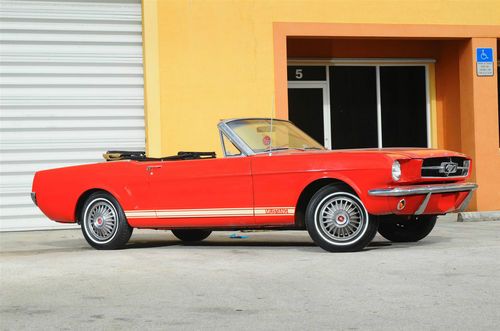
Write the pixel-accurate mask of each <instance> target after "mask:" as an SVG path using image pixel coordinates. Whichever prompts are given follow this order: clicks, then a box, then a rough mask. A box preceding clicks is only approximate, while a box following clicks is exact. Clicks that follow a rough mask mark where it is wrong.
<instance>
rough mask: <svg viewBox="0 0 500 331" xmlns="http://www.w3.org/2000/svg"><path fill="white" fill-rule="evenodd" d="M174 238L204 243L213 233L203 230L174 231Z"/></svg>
mask: <svg viewBox="0 0 500 331" xmlns="http://www.w3.org/2000/svg"><path fill="white" fill-rule="evenodd" d="M172 233H173V234H174V236H176V237H177V238H178V239H180V240H182V241H186V242H193V241H202V240H203V239H206V238H207V237H208V236H209V235H210V234H211V233H212V231H210V230H201V229H189V230H180V229H179V230H172Z"/></svg>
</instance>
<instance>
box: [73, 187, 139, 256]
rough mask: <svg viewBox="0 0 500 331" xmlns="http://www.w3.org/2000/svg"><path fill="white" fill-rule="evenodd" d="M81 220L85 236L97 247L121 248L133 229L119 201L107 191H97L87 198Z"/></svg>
mask: <svg viewBox="0 0 500 331" xmlns="http://www.w3.org/2000/svg"><path fill="white" fill-rule="evenodd" d="M80 220H81V226H82V232H83V236H84V237H85V239H86V240H87V242H88V243H89V244H90V245H91V246H92V247H94V248H96V249H117V248H121V247H123V246H125V244H126V243H127V242H128V240H129V239H130V236H131V235H132V231H133V228H132V227H130V225H128V223H127V219H126V217H125V213H124V212H123V209H122V207H121V206H120V204H119V203H118V201H117V200H116V199H115V198H114V197H113V196H112V195H110V194H108V193H105V192H95V193H92V194H91V195H90V196H89V197H88V198H87V200H86V201H85V204H84V205H83V208H82V211H81V215H80Z"/></svg>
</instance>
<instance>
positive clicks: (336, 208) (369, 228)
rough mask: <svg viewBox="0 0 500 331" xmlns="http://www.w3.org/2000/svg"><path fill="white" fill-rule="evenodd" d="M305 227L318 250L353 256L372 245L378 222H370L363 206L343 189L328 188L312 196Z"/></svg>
mask: <svg viewBox="0 0 500 331" xmlns="http://www.w3.org/2000/svg"><path fill="white" fill-rule="evenodd" d="M306 227H307V231H308V232H309V235H310V236H311V238H312V239H313V241H314V242H315V243H316V244H317V245H318V246H320V247H321V248H323V249H325V250H327V251H329V252H353V251H359V250H361V249H363V248H364V247H365V246H366V245H368V244H369V243H370V242H371V241H372V239H373V237H374V236H375V234H376V233H377V227H378V219H376V218H373V219H372V218H370V216H369V214H368V212H367V210H366V208H365V206H364V205H363V202H362V201H361V200H360V199H359V198H358V197H357V196H356V195H355V194H353V193H351V192H350V191H349V190H348V189H346V188H345V187H344V186H340V185H329V186H326V187H324V188H322V189H320V190H319V191H318V192H316V194H314V196H313V197H312V199H311V201H310V202H309V204H308V206H307V210H306Z"/></svg>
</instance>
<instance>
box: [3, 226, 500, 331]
mask: <svg viewBox="0 0 500 331" xmlns="http://www.w3.org/2000/svg"><path fill="white" fill-rule="evenodd" d="M230 234H232V232H216V233H213V234H212V235H211V236H210V237H209V238H208V239H207V240H206V241H205V242H203V243H200V244H196V245H190V246H186V245H182V244H180V242H179V241H178V240H176V239H175V238H174V237H173V235H172V234H171V233H170V232H166V231H146V230H142V231H135V233H134V235H133V237H132V239H131V242H130V245H129V246H128V248H127V249H124V250H119V251H96V250H94V249H92V248H90V247H89V246H88V245H87V243H86V242H85V240H84V239H83V237H82V235H81V233H80V232H79V231H78V230H61V231H37V232H36V231H35V232H16V233H0V248H1V253H0V263H1V264H0V265H1V269H0V291H1V296H0V298H1V299H0V328H1V329H2V330H20V329H44V330H50V329H63V330H80V329H81V330H83V329H86V330H87V329H90V328H92V329H96V330H100V329H103V330H104V329H105V330H122V329H143V330H150V329H173V330H213V329H221V330H233V329H243V330H248V329H265V330H281V329H286V330H320V329H324V330H332V329H339V330H340V329H342V330H358V329H360V330H361V329H370V330H388V329H390V330H396V329H398V330H400V329H405V330H430V329H433V330H435V329H456V330H492V329H497V328H498V325H500V313H499V311H500V222H478V223H457V222H455V221H454V220H453V219H451V218H443V219H441V220H440V221H439V222H438V225H437V226H436V228H435V230H434V231H433V232H432V233H431V235H430V236H429V237H427V238H426V239H424V240H422V241H421V242H419V243H412V244H394V243H390V242H388V241H386V240H385V239H383V238H381V237H379V236H377V237H376V238H375V240H374V242H373V243H372V244H371V245H370V246H369V247H368V248H367V249H365V250H364V251H362V252H357V253H343V254H332V253H326V252H324V251H322V250H321V249H320V248H318V247H316V246H314V245H313V243H312V242H311V240H310V239H309V237H308V235H307V233H306V232H292V231H286V232H251V233H246V234H245V235H248V236H249V238H248V239H230V238H229V235H230Z"/></svg>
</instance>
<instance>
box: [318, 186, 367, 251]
mask: <svg viewBox="0 0 500 331" xmlns="http://www.w3.org/2000/svg"><path fill="white" fill-rule="evenodd" d="M318 207H319V208H318V209H317V210H318V211H317V213H316V223H317V224H318V225H319V228H320V229H321V232H323V233H324V234H325V235H326V236H327V237H328V238H329V239H331V240H333V241H336V242H348V241H350V240H352V239H354V238H356V237H357V236H358V234H359V233H360V232H361V231H362V230H363V228H364V226H365V223H366V217H365V214H364V212H363V210H362V207H361V206H360V205H359V204H358V202H357V201H355V200H354V199H352V198H350V197H348V196H343V195H341V196H333V197H330V198H328V199H326V200H325V201H324V202H323V203H322V204H320V205H319V206H318Z"/></svg>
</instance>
